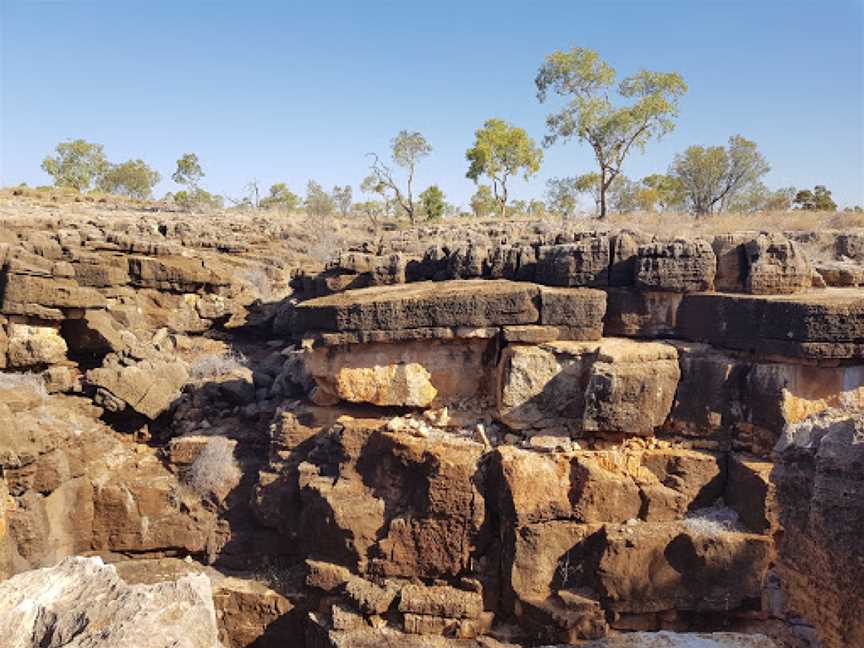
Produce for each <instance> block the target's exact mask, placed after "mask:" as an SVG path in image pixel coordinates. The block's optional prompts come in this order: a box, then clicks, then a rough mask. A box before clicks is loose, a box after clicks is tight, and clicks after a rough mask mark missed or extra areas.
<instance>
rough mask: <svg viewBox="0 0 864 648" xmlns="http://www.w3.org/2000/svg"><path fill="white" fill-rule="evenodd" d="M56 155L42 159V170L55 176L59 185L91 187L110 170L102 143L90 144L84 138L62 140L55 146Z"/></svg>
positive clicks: (83, 188) (81, 189)
mask: <svg viewBox="0 0 864 648" xmlns="http://www.w3.org/2000/svg"><path fill="white" fill-rule="evenodd" d="M55 151H56V152H57V155H56V156H55V157H50V156H49V157H46V158H45V159H44V160H42V170H43V171H45V172H46V173H47V174H48V175H50V176H51V177H52V178H54V185H55V186H57V187H72V188H73V189H77V190H78V191H83V190H85V189H89V188H90V186H91V185H92V184H93V183H94V182H98V180H99V178H101V177H102V175H103V174H104V173H105V172H106V171H107V170H108V160H106V159H105V152H104V150H103V148H102V145H101V144H90V143H89V142H87V141H85V140H83V139H76V140H70V141H68V142H61V143H60V144H58V145H57V147H56V148H55Z"/></svg>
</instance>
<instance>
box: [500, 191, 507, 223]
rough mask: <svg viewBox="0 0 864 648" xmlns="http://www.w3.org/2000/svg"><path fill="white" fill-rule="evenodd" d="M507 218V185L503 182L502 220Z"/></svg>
mask: <svg viewBox="0 0 864 648" xmlns="http://www.w3.org/2000/svg"><path fill="white" fill-rule="evenodd" d="M505 218H507V185H506V184H505V183H504V182H502V183H501V220H504V219H505Z"/></svg>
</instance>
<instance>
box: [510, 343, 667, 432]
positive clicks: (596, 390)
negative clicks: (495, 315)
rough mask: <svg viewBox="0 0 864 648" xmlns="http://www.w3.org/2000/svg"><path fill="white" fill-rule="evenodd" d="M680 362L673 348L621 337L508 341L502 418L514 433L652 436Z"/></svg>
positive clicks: (661, 418)
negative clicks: (558, 429) (560, 430)
mask: <svg viewBox="0 0 864 648" xmlns="http://www.w3.org/2000/svg"><path fill="white" fill-rule="evenodd" d="M677 357H678V355H677V351H676V350H675V347H674V346H672V345H669V344H665V343H659V342H637V341H633V340H627V339H623V338H604V339H603V340H601V341H600V342H569V341H559V342H549V343H546V344H541V345H537V346H528V345H521V344H511V345H508V346H507V347H505V348H504V350H503V352H502V354H501V360H500V361H499V365H498V391H497V404H498V416H499V417H500V419H501V420H502V421H503V422H505V423H506V424H507V425H509V426H511V427H515V428H517V429H524V428H529V427H541V428H542V427H554V426H557V425H561V424H564V425H567V426H569V427H571V428H573V429H574V431H592V432H625V433H630V434H649V433H650V432H651V431H653V430H654V428H656V427H658V426H660V425H662V424H663V422H664V421H665V420H666V417H667V416H668V414H669V411H670V410H671V407H672V399H673V398H674V395H675V390H676V388H677V386H678V380H679V378H680V369H679V367H678V361H677Z"/></svg>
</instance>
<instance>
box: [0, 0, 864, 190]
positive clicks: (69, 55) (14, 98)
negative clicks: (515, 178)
mask: <svg viewBox="0 0 864 648" xmlns="http://www.w3.org/2000/svg"><path fill="white" fill-rule="evenodd" d="M0 6H2V13H0V21H2V32H0V39H2V45H0V55H2V64H0V71H2V78H0V94H2V98H0V110H2V112H0V140H2V141H0V184H3V185H9V184H17V183H18V182H22V181H26V182H27V183H28V184H31V185H33V184H47V183H48V181H49V178H48V176H47V175H45V174H44V173H43V172H42V171H41V170H40V169H39V165H40V162H41V160H42V158H43V157H44V156H45V155H46V154H48V153H50V152H51V151H52V149H53V147H54V146H55V145H56V144H57V143H58V142H59V141H62V140H64V139H68V138H76V137H83V138H85V139H87V140H89V141H93V142H98V143H101V144H103V145H104V146H105V150H106V153H107V155H108V157H109V158H110V159H111V160H112V161H121V160H125V159H128V158H138V157H140V158H143V159H144V160H146V161H147V162H148V163H149V164H151V165H152V166H154V167H155V168H156V169H157V170H159V171H160V172H161V173H162V176H163V178H164V179H163V181H162V183H161V184H160V185H159V187H158V188H157V193H158V194H160V195H161V194H162V193H163V192H165V191H170V190H174V189H176V187H175V185H173V183H172V182H171V181H170V175H171V172H172V171H173V169H174V162H175V160H176V159H177V158H178V157H179V156H180V155H181V154H182V153H184V152H187V151H192V152H195V153H197V154H198V156H199V158H200V160H201V162H202V165H203V167H204V170H205V172H206V177H205V179H204V182H203V186H204V187H205V188H207V189H208V190H210V191H214V192H217V193H224V194H227V195H229V196H232V195H233V196H237V195H239V194H240V193H241V192H242V187H243V186H244V185H245V184H246V182H247V181H248V180H249V179H251V178H257V179H258V180H259V181H260V183H261V185H262V186H265V187H266V186H269V185H270V184H271V183H273V182H277V181H285V182H287V183H288V185H289V187H290V188H291V189H293V190H294V191H295V192H298V193H303V191H304V190H305V184H306V181H307V179H309V178H314V179H316V180H317V181H319V182H320V183H321V184H323V185H324V186H325V187H327V188H329V187H331V186H332V185H334V184H346V183H350V184H351V185H353V186H354V187H355V196H356V195H357V193H358V190H357V187H358V185H359V183H360V181H361V180H362V178H363V177H364V176H365V175H366V166H367V160H366V158H365V157H364V154H366V153H368V152H370V151H377V152H379V153H384V152H386V150H387V146H388V142H389V140H390V138H391V137H392V136H393V135H395V134H396V133H397V132H398V131H399V130H400V129H403V128H405V129H410V130H419V131H421V132H422V133H423V134H424V135H425V136H426V137H427V139H428V140H429V142H430V143H431V144H432V146H433V147H434V152H433V154H432V156H431V157H430V158H428V160H426V161H425V162H424V163H423V164H422V166H421V167H420V168H419V172H418V184H419V185H420V188H421V189H422V188H423V187H425V186H426V185H428V184H432V183H437V184H439V185H440V186H441V188H442V189H443V190H444V191H445V193H446V194H447V198H448V199H449V200H450V201H452V202H455V203H457V204H460V203H461V204H465V203H466V202H467V199H468V197H469V196H470V195H471V193H472V192H473V190H474V186H473V184H472V182H471V181H470V180H467V179H466V178H465V171H466V170H467V163H466V162H465V149H466V148H467V147H468V146H469V145H470V144H471V141H472V138H473V131H474V130H475V129H476V128H477V127H479V126H480V125H481V124H482V123H483V121H484V120H485V119H487V118H489V117H493V116H498V117H502V118H504V119H506V120H508V121H511V122H513V123H514V124H516V125H518V126H522V127H523V128H525V129H526V130H527V131H528V133H529V134H530V135H531V136H532V137H534V138H536V139H537V140H539V139H540V138H542V136H543V132H544V121H543V120H544V116H545V114H546V113H547V112H548V111H549V107H548V106H545V105H540V104H538V102H537V100H536V97H535V89H534V84H533V80H534V76H535V74H536V72H537V68H538V67H539V66H540V64H541V63H542V60H543V56H544V55H545V54H547V53H549V52H551V51H553V50H555V49H564V48H570V47H573V46H580V47H590V48H594V49H596V50H598V51H599V52H600V54H601V55H602V56H603V57H604V58H606V60H608V61H609V62H610V63H611V64H612V65H613V66H614V67H615V68H616V69H617V70H618V72H619V75H621V76H626V75H627V74H630V73H632V72H635V71H636V70H638V69H640V68H643V67H644V68H648V69H655V70H661V71H678V72H680V73H681V74H682V75H683V76H684V79H685V80H686V82H687V83H688V85H689V92H688V93H687V95H686V97H685V98H684V99H683V100H682V102H681V115H680V118H679V121H678V126H677V128H676V130H675V131H674V132H673V133H672V134H671V135H668V136H667V137H665V138H664V139H663V140H661V141H660V142H659V143H652V144H650V145H649V147H648V149H647V150H646V152H645V154H644V155H638V154H637V155H635V156H633V157H632V158H631V159H630V160H629V162H627V163H626V164H625V173H626V174H627V175H628V176H630V177H633V178H639V177H642V176H644V175H646V174H648V173H653V172H663V171H665V170H666V168H667V167H668V165H669V162H670V161H671V159H672V157H673V155H674V154H675V153H676V152H679V151H681V150H683V149H684V148H686V147H687V146H689V145H691V144H704V145H714V144H723V143H725V142H726V140H727V139H728V137H729V136H730V135H732V134H735V133H740V134H742V135H744V136H745V137H747V138H749V139H753V140H755V141H756V142H757V143H758V145H759V147H760V149H761V150H762V152H763V153H764V155H765V156H766V158H767V159H768V161H769V162H770V164H771V166H772V171H771V173H770V175H769V176H768V177H767V179H766V180H767V184H769V185H770V186H772V187H780V186H789V185H793V186H796V187H805V186H812V185H814V184H817V183H819V184H827V185H828V186H829V188H831V189H832V190H833V191H834V197H835V199H836V200H837V202H838V203H839V204H840V205H841V206H843V205H850V204H856V203H857V204H864V106H862V94H864V87H862V86H864V45H862V23H864V0H642V1H636V0H629V1H623V0H608V1H600V0H569V1H560V2H532V1H530V0H522V1H518V2H515V1H514V2H511V1H506V0H498V1H496V2H485V1H484V2H480V1H472V0H460V1H455V2H454V1H450V0H436V1H435V2H411V1H410V0H400V1H392V2H376V1H373V0H368V1H365V2H364V1H360V0H356V1H355V2H327V1H317V2H313V1H309V0H306V1H304V2H288V1H284V2H263V1H259V2H255V1H247V2H242V1H240V0H234V1H230V2H229V1H224V2H215V1H214V2H197V1H193V0H182V1H180V0H174V1H170V2H169V1H164V0H148V1H146V2H145V1H134V2H133V1H132V0H111V1H108V0H104V1H102V0H100V1H89V2H88V1H72V0H67V1H61V2H36V1H25V0H0ZM590 170H593V160H592V158H591V154H590V151H589V149H588V148H587V147H585V146H584V145H580V144H579V143H577V142H571V143H569V144H565V145H556V146H554V147H553V148H550V149H549V150H547V151H546V157H545V161H544V164H543V168H542V170H541V172H540V173H539V174H538V175H537V176H535V178H534V179H532V181H531V182H530V183H529V184H527V185H525V184H522V183H519V184H517V185H515V186H514V187H513V190H512V192H511V194H512V195H513V197H514V198H532V197H541V196H542V194H543V192H544V188H545V181H546V179H547V178H549V177H552V176H565V175H575V174H580V173H584V172H587V171H590Z"/></svg>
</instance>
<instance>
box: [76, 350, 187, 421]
mask: <svg viewBox="0 0 864 648" xmlns="http://www.w3.org/2000/svg"><path fill="white" fill-rule="evenodd" d="M188 376H189V374H188V371H187V369H186V365H185V364H184V363H182V362H178V361H168V360H160V359H155V360H142V361H140V362H137V363H134V364H131V365H124V364H121V363H120V362H118V361H116V360H114V361H113V362H112V361H109V362H106V363H105V364H103V365H102V366H101V367H98V368H96V369H91V370H90V371H88V372H87V381H88V382H89V383H90V384H92V385H94V386H96V387H98V388H101V389H103V390H105V391H106V392H108V393H109V394H111V395H112V396H114V397H115V399H119V401H120V402H121V403H124V404H125V405H128V406H129V407H131V408H132V409H134V410H135V411H136V412H138V413H140V414H143V415H144V416H146V417H147V418H149V419H151V420H153V419H156V418H157V417H158V416H159V415H160V414H162V412H164V411H166V410H167V409H168V408H169V407H170V406H171V405H172V403H174V401H176V400H177V398H179V396H180V389H181V388H182V387H183V385H184V384H186V380H187V378H188ZM103 403H104V404H106V405H107V404H108V403H113V404H114V405H113V406H114V407H115V409H116V408H117V405H116V403H117V400H111V401H108V400H104V401H103ZM109 406H110V405H109ZM120 409H122V407H121V408H120Z"/></svg>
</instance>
